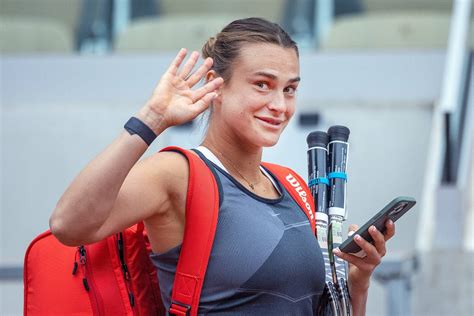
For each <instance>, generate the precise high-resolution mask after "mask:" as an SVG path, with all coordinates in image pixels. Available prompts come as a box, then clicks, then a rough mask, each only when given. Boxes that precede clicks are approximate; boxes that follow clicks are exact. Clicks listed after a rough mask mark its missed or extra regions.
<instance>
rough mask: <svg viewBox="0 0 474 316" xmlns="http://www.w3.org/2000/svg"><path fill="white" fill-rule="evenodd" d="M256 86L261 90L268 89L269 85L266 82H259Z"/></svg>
mask: <svg viewBox="0 0 474 316" xmlns="http://www.w3.org/2000/svg"><path fill="white" fill-rule="evenodd" d="M255 85H256V86H257V87H259V88H260V89H268V84H267V83H266V82H257V83H256V84H255Z"/></svg>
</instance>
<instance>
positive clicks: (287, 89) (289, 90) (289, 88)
mask: <svg viewBox="0 0 474 316" xmlns="http://www.w3.org/2000/svg"><path fill="white" fill-rule="evenodd" d="M284 92H287V93H289V94H294V93H295V92H296V88H295V87H286V88H285V90H284Z"/></svg>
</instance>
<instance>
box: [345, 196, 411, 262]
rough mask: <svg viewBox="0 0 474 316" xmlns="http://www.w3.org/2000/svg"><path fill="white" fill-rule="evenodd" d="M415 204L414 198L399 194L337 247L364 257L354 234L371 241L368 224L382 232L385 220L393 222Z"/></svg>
mask: <svg viewBox="0 0 474 316" xmlns="http://www.w3.org/2000/svg"><path fill="white" fill-rule="evenodd" d="M415 204H416V201H415V199H414V198H412V197H408V196H399V197H397V198H395V199H393V200H392V201H391V202H390V203H388V204H387V205H386V206H385V207H384V208H383V209H382V210H381V211H380V212H378V213H377V214H375V215H374V216H373V217H372V218H371V219H369V220H368V221H367V223H365V224H364V225H363V226H362V227H360V228H359V229H358V230H357V231H356V232H355V233H354V234H353V235H351V236H350V237H348V238H347V239H346V240H345V241H344V242H343V243H342V244H340V245H339V249H340V250H341V251H342V252H345V253H350V254H352V255H355V256H357V257H360V258H363V257H365V256H366V254H365V251H364V250H362V248H360V247H359V245H357V244H356V242H355V241H354V236H355V235H356V234H359V235H360V236H361V237H362V238H364V239H365V240H367V241H368V242H373V241H374V240H373V239H372V236H370V233H369V227H370V226H372V225H374V226H375V227H376V228H377V229H378V230H379V231H381V232H382V233H383V232H384V231H385V223H386V222H387V220H389V219H391V220H392V221H393V222H395V221H396V220H397V219H399V218H400V217H402V215H403V214H405V213H406V212H408V210H409V209H411V208H412V207H413V205H415Z"/></svg>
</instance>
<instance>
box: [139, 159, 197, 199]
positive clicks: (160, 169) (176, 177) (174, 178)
mask: <svg viewBox="0 0 474 316" xmlns="http://www.w3.org/2000/svg"><path fill="white" fill-rule="evenodd" d="M136 167H137V168H139V169H142V170H143V174H147V175H149V176H151V177H153V178H154V179H155V180H156V181H158V182H159V183H160V184H161V185H162V186H163V187H164V188H166V189H167V191H168V192H169V193H174V194H176V193H178V192H182V193H184V194H185V193H186V187H187V184H188V177H189V163H188V160H187V158H186V157H185V156H184V155H182V154H180V153H178V152H173V151H166V152H158V153H155V154H153V155H150V156H149V157H146V158H144V159H142V160H141V161H140V162H139V163H138V164H137V166H136ZM183 190H184V191H183Z"/></svg>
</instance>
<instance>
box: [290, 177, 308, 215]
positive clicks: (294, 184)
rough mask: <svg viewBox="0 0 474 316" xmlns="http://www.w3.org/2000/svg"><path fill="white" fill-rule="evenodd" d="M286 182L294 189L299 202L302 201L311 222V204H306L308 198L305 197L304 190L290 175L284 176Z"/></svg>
mask: <svg viewBox="0 0 474 316" xmlns="http://www.w3.org/2000/svg"><path fill="white" fill-rule="evenodd" d="M286 181H288V183H290V185H291V186H292V187H293V188H295V191H296V192H297V193H298V195H299V197H300V198H301V201H303V204H304V206H305V207H306V209H307V210H308V213H309V216H310V218H311V220H313V219H314V214H313V209H312V208H311V204H310V203H309V202H308V198H307V195H306V192H305V190H304V189H303V187H302V186H301V184H300V183H299V182H298V180H297V179H296V178H295V177H294V176H293V175H292V174H291V173H289V174H288V175H287V176H286Z"/></svg>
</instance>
